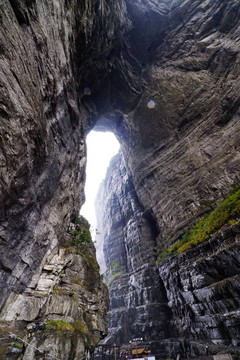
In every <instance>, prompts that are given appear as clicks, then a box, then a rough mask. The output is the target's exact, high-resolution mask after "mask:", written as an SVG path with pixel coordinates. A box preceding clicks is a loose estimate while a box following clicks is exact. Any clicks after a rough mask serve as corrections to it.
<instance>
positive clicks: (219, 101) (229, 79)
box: [0, 0, 240, 356]
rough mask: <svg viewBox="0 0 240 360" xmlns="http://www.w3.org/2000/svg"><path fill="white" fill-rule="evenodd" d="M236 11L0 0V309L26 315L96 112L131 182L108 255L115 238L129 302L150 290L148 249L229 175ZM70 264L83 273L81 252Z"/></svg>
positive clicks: (60, 236)
mask: <svg viewBox="0 0 240 360" xmlns="http://www.w3.org/2000/svg"><path fill="white" fill-rule="evenodd" d="M239 12H240V4H239V1H238V0H223V1H221V2H220V1H216V0H205V1H200V0H184V1H180V0H169V1H168V0H159V1H155V0H150V1H147V0H142V1H135V0H100V1H98V2H95V1H93V0H85V1H83V0H69V1H64V0H56V1H54V2H51V1H40V0H23V1H19V0H0V26H1V31H0V118H1V119H0V120H1V121H0V291H1V297H0V308H1V309H2V308H4V309H6V306H9V304H10V303H9V302H10V300H9V299H10V298H11V299H12V297H14V299H13V304H14V302H15V300H16V302H17V303H18V302H19V303H18V304H21V305H22V306H21V305H19V311H17V312H16V311H15V310H16V309H14V307H13V308H9V313H8V312H7V313H6V314H5V315H4V316H6V317H7V316H9V318H18V317H19V319H20V318H21V319H22V320H19V321H32V320H31V319H33V318H34V317H35V316H37V313H38V311H37V309H38V307H39V306H40V307H41V306H42V305H41V304H42V303H41V301H42V300H41V301H40V300H39V299H38V296H37V294H38V292H43V291H48V289H49V288H51V287H52V285H53V283H54V277H55V276H57V275H56V274H51V268H49V267H47V268H45V270H42V269H43V268H44V266H45V265H46V261H47V259H48V257H49V256H50V254H52V253H53V251H55V250H54V249H57V251H58V250H59V249H60V248H61V242H64V241H65V239H66V235H67V234H66V232H67V229H68V227H69V225H70V223H71V222H74V220H75V219H76V217H77V216H78V212H79V209H80V206H81V205H82V203H83V201H84V193H83V187H84V180H85V163H86V151H85V135H86V131H90V130H91V129H92V128H93V127H94V126H95V124H96V121H97V120H98V119H99V121H98V125H97V126H98V129H105V130H106V129H108V130H109V129H110V130H112V131H114V132H115V133H116V135H117V137H118V138H119V140H120V142H121V144H122V151H123V153H124V156H125V162H126V170H122V171H124V172H125V174H127V173H128V177H129V179H131V180H130V181H131V184H133V187H134V193H132V195H131V196H127V192H126V191H123V192H122V194H119V195H118V196H119V199H121V202H119V204H118V206H113V211H114V209H115V213H114V212H113V213H112V216H113V217H114V218H116V221H117V222H118V227H117V232H115V233H114V236H113V240H114V248H113V249H112V250H111V251H110V250H106V251H107V252H108V255H107V256H108V258H109V260H108V261H109V262H112V261H113V260H114V259H115V257H116V256H117V252H119V254H120V255H119V258H118V262H119V263H120V264H121V266H122V267H123V270H124V271H130V272H131V273H132V274H133V276H132V278H131V281H132V285H131V286H132V289H133V288H134V287H135V288H136V287H137V286H140V290H139V292H137V291H136V292H134V291H133V292H132V293H131V296H130V295H129V296H130V297H129V298H128V297H126V299H127V301H128V303H130V304H131V303H133V304H136V306H139V304H141V302H139V301H140V300H141V299H142V298H143V297H144V296H146V293H147V292H149V293H150V295H147V296H149V297H150V298H151V296H152V295H151V294H152V293H151V292H152V291H153V290H152V288H153V289H154V287H155V285H153V286H152V287H151V286H149V287H150V289H148V285H146V284H145V283H142V282H141V283H139V281H140V280H141V281H144V279H145V276H146V278H149V279H150V278H152V279H153V280H151V281H152V282H153V284H155V281H156V280H155V279H156V277H158V273H157V272H156V268H154V267H153V266H152V262H153V259H154V256H155V255H154V250H156V249H160V248H162V247H164V246H167V245H168V244H170V243H173V242H174V241H175V240H176V239H177V238H178V237H179V236H181V235H182V234H183V233H184V231H185V229H186V228H187V227H188V226H189V225H190V224H191V223H192V222H194V221H195V219H196V218H198V217H199V216H202V215H203V214H204V213H206V212H207V211H208V210H209V208H210V207H211V206H214V204H215V203H218V202H219V201H220V199H221V198H222V197H223V196H224V195H225V194H226V193H227V192H228V191H229V189H230V187H231V185H232V184H233V183H234V182H235V183H239V182H240V179H239V164H240V162H239V159H240V156H239V144H240V142H239V124H240V122H239V104H240V103H239V90H240V89H239V84H240V82H239V73H240V70H239V41H240V40H239V38H240V37H239ZM149 100H154V101H155V107H154V108H153V109H149V108H148V106H147V104H148V102H149ZM126 176H127V175H126ZM126 185H130V182H129V181H128V180H127V179H126ZM130 200H131V201H132V203H131V206H129V205H128V201H130ZM121 203H122V204H123V209H121V207H120V206H119V205H120V204H121ZM120 211H121V213H120ZM121 214H123V215H121ZM135 224H137V225H135ZM120 225H123V226H124V229H125V230H124V231H125V233H124V231H123V228H122V227H121V226H120ZM107 230H108V229H107ZM129 233H132V234H133V235H132V236H133V237H132V240H131V237H130V236H128V234H129ZM156 233H158V236H156ZM108 236H110V232H109V235H108ZM122 237H124V238H126V239H127V244H129V245H131V246H129V249H125V250H124V242H123V241H120V242H119V243H118V242H117V239H118V238H119V239H120V238H122ZM133 239H134V240H133ZM141 239H144V241H143V240H141ZM146 244H147V245H146ZM146 249H147V251H146ZM143 250H145V251H144V255H143V256H142V253H143ZM124 251H125V252H126V253H125V255H126V254H127V253H128V252H129V254H130V253H131V252H132V255H131V256H133V257H134V261H132V260H131V259H130V258H126V257H124V256H123V255H121V254H124ZM140 254H141V255H140ZM228 255H229V254H228ZM47 265H48V264H47ZM149 269H150V270H149ZM153 269H154V270H153ZM56 271H58V270H56ZM60 271H62V270H60ZM71 271H72V270H71ZM74 271H76V272H79V273H80V274H81V276H83V277H84V276H85V275H86V274H85V273H86V270H84V267H83V264H82V261H81V260H79V259H78V260H76V263H75V267H74ZM124 271H123V272H124ZM138 271H139V279H140V280H139V281H138V279H137V278H136V276H135V273H136V272H138ZM145 272H146V273H147V274H146V275H144V274H145ZM149 274H150V275H149ZM67 275H68V274H66V276H64V281H65V283H66V284H68V285H69V283H68V279H67ZM93 278H94V276H93ZM39 279H40V280H39ZM123 279H124V276H123ZM125 280H126V291H127V292H128V291H129V279H128V278H126V279H125ZM195 280H196V279H195ZM200 280H201V279H200ZM39 281H40V282H39ZM166 281H168V280H167V278H166ZM177 285H178V283H177ZM37 286H38V289H37ZM162 286H163V285H162V283H161V286H160V288H161V289H162ZM234 286H235V285H234ZM92 290H93V289H92V288H91V291H92ZM175 290H176V293H178V292H179V291H180V292H181V289H175ZM29 291H30V292H31V291H36V293H35V295H34V297H36V299H31V301H30V303H31V304H32V308H31V309H27V307H26V304H25V300H24V296H25V295H23V294H26V292H29ZM91 291H90V292H91ZM159 291H160V290H159V285H156V292H159ZM70 293H71V292H70V290H68V291H67V296H69V295H70ZM129 294H130V293H129ZM184 296H186V294H184ZM201 296H202V298H201ZM207 296H210V295H209V292H207ZM93 298H94V296H93ZM200 298H201V299H203V295H202V294H199V299H200ZM160 299H161V300H156V303H159V304H162V302H163V303H165V302H166V296H165V295H164V299H162V298H161V296H160ZM20 300H21V301H20ZM79 301H80V300H79ZM88 301H89V302H91V299H90V297H89V299H88ZM119 301H120V300H119ZM141 301H142V300H141ZM199 301H200V300H199ZM201 301H203V300H201ZM120 303H123V304H125V299H123V298H122V300H121V301H120ZM67 304H68V302H66V309H67V312H68V313H69V314H70V315H69V316H70V317H71V311H72V310H70V307H71V306H72V305H71V306H70V307H69V306H68V305H67ZM89 305H90V306H95V305H96V304H89ZM51 306H52V305H51V304H49V305H48V307H47V308H46V309H47V311H52V310H51V309H52V308H51ZM57 306H60V304H59V301H58V305H57ZM121 306H122V305H121ZM124 306H125V305H124ZM161 306H162V305H161ZM233 309H234V310H233V313H232V314H231V312H229V314H230V318H231V320H230V326H231V322H232V321H233V323H235V320H234V319H235V317H237V313H236V312H235V308H234V304H233ZM4 311H5V310H4ZM140 313H141V311H140V309H139V314H140ZM149 314H150V313H149ZM149 316H150V315H149ZM24 319H29V320H24ZM139 319H140V320H139V321H140V323H141V325H140V328H141V326H143V324H144V323H146V321H147V318H144V316H143V315H142V313H141V316H140V315H139ZM9 321H10V320H9ZM17 321H18V320H17ZM205 321H207V318H206V319H205ZM150 322H151V321H150ZM94 323H95V320H94ZM210 324H211V326H212V327H213V328H214V327H215V324H214V321H213V320H212V319H211V321H210ZM94 326H95V325H94ZM233 326H235V325H233ZM133 327H134V328H135V330H136V331H137V329H138V323H137V322H134V323H133ZM135 330H134V331H135ZM215 335H216V334H214V336H215ZM220 335H221V334H220ZM232 339H233V338H232ZM232 341H233V340H232ZM235 341H236V346H238V340H236V339H235ZM64 346H65V345H64ZM164 346H165V347H167V346H168V345H166V344H165V345H164ZM216 346H217V345H216ZM169 347H171V345H169ZM68 348H69V347H68V344H67V343H66V349H68ZM1 351H2V353H3V354H4V352H3V351H5V350H3V349H1ZM66 351H67V350H66ZM3 356H4V355H3Z"/></svg>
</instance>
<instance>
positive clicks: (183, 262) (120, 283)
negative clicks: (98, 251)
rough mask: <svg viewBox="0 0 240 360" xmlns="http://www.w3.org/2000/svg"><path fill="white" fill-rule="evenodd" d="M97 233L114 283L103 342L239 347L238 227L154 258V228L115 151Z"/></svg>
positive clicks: (176, 348) (183, 350)
mask: <svg viewBox="0 0 240 360" xmlns="http://www.w3.org/2000/svg"><path fill="white" fill-rule="evenodd" d="M97 204H98V207H99V208H98V226H100V228H101V233H100V234H99V237H100V238H102V239H103V240H104V243H103V252H104V257H105V261H106V266H107V270H106V272H105V281H106V283H107V285H108V288H109V296H110V307H109V315H108V318H109V334H108V336H107V338H106V339H105V340H104V341H105V342H106V343H110V344H112V343H114V342H116V343H120V344H125V345H128V343H129V341H130V340H133V339H136V338H137V339H140V338H143V342H139V343H138V346H140V347H143V346H147V347H150V348H151V350H152V352H154V353H156V354H157V357H158V358H161V359H166V358H169V357H171V358H176V357H177V355H178V354H181V355H182V356H184V354H185V356H187V352H189V353H188V354H189V355H190V354H191V355H192V356H200V355H202V356H206V355H210V354H212V355H213V354H216V353H221V352H222V353H224V352H225V353H226V352H230V353H232V355H233V358H234V359H238V358H239V355H240V347H239V344H240V333H239V316H238V315H239V308H240V297H239V285H240V283H239V271H240V256H239V246H240V242H239V240H240V227H239V225H236V226H233V227H231V228H229V226H225V227H224V228H222V230H221V231H220V232H218V234H216V235H215V236H214V237H212V238H211V239H210V240H208V241H205V242H204V243H202V244H201V245H198V246H197V247H195V248H193V249H190V250H188V251H187V252H185V253H184V254H182V255H179V256H175V257H172V258H170V259H168V260H164V261H161V262H158V261H157V252H156V250H157V247H156V236H157V235H158V233H157V231H156V229H155V231H154V227H153V224H154V222H153V220H152V218H151V214H149V213H148V212H145V211H144V209H143V208H142V206H141V205H140V203H139V200H138V197H137V195H136V192H135V188H134V186H133V182H132V179H131V177H129V175H128V173H127V170H126V165H125V161H124V159H123V155H122V154H121V153H120V154H118V155H117V156H116V157H115V158H113V160H112V162H111V164H110V167H109V169H108V172H107V176H106V179H105V182H104V183H103V184H102V188H101V189H100V191H99V194H98V201H97Z"/></svg>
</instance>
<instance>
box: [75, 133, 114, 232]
mask: <svg viewBox="0 0 240 360" xmlns="http://www.w3.org/2000/svg"><path fill="white" fill-rule="evenodd" d="M86 141H87V169H86V184H85V197H86V201H85V204H84V205H83V206H82V208H81V211H80V214H81V215H83V216H84V217H85V218H86V219H87V220H88V221H89V223H90V224H91V227H92V229H96V227H97V224H96V215H95V207H94V202H95V199H96V195H97V192H98V188H99V185H100V183H101V182H102V180H103V179H104V178H105V175H106V170H107V168H108V166H109V162H110V160H111V158H112V157H113V156H114V155H116V154H117V153H118V151H119V147H120V145H119V142H118V140H117V139H116V137H115V135H114V134H113V133H111V132H97V131H91V132H90V133H89V134H88V136H87V140H86ZM94 235H95V231H93V232H92V236H94Z"/></svg>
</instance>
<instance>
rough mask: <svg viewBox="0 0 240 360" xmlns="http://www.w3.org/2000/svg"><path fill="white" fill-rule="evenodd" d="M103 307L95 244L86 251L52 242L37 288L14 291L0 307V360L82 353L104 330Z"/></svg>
mask: <svg viewBox="0 0 240 360" xmlns="http://www.w3.org/2000/svg"><path fill="white" fill-rule="evenodd" d="M107 308H108V291H107V288H106V285H104V284H103V283H102V281H101V280H100V275H99V272H98V265H97V262H96V260H95V249H94V246H93V244H88V251H87V252H86V251H85V252H82V251H81V250H78V249H77V248H75V247H73V246H70V247H69V246H67V247H60V248H58V247H55V248H54V249H52V250H51V251H50V250H49V251H48V253H47V258H46V262H45V264H44V266H43V269H42V272H41V274H40V277H39V278H38V281H37V285H36V287H35V288H34V289H32V288H27V289H26V290H25V291H24V292H23V293H21V294H17V293H13V292H12V293H11V295H10V296H9V298H8V300H7V301H6V303H5V305H4V306H3V308H2V311H1V313H0V317H1V320H0V325H1V327H0V334H1V338H2V339H4V341H3V344H2V347H1V353H0V359H8V358H11V359H19V356H21V359H24V360H26V359H27V360H34V359H36V358H37V356H39V354H40V355H42V356H45V357H46V356H47V357H51V358H52V357H53V358H57V359H62V360H65V359H66V358H69V357H71V359H76V360H77V359H79V358H81V357H84V356H86V354H89V353H90V352H91V351H92V350H93V348H94V346H96V345H97V344H98V342H99V340H100V339H101V338H102V337H103V336H104V335H106V334H107V322H106V311H107Z"/></svg>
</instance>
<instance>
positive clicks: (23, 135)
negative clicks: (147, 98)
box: [0, 0, 129, 360]
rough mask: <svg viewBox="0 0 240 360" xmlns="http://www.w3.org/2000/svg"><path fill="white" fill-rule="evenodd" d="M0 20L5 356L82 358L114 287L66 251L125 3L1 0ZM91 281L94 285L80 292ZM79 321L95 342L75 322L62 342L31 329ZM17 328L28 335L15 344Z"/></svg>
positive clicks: (0, 287) (0, 272)
mask: <svg viewBox="0 0 240 360" xmlns="http://www.w3.org/2000/svg"><path fill="white" fill-rule="evenodd" d="M110 9H111V11H110ZM0 26H1V32H0V117H1V121H0V171H1V173H0V189H1V191H0V293H1V296H0V309H1V313H0V318H1V341H2V342H3V347H2V348H1V355H0V358H2V359H7V358H8V356H9V357H11V358H13V357H14V356H15V358H19V356H20V357H21V358H22V356H23V358H24V359H35V358H37V356H39V357H40V354H44V355H41V356H42V357H43V356H48V357H49V356H50V357H51V356H53V357H54V356H55V357H56V356H58V357H59V358H61V359H64V360H65V359H70V358H71V359H73V358H79V356H80V357H82V356H84V355H86V352H88V351H89V349H92V348H93V345H95V344H96V343H97V342H98V341H99V339H100V337H101V336H102V334H103V333H105V332H106V323H105V320H104V316H105V315H104V314H105V312H106V308H107V295H106V290H105V287H104V286H103V285H101V281H100V278H99V274H98V269H97V268H96V269H95V270H96V271H95V275H94V274H93V273H92V269H91V268H90V270H89V269H88V263H86V256H85V257H84V256H82V255H81V254H77V255H76V254H75V253H72V254H66V253H65V250H64V249H65V246H67V245H70V244H71V243H70V242H71V239H70V238H69V229H70V228H71V227H72V226H74V224H76V219H77V217H78V214H79V210H80V207H81V205H82V204H83V201H84V191H83V189H84V182H85V164H86V149H85V136H86V135H85V134H86V128H87V127H90V124H91V122H92V121H94V117H95V116H97V110H96V107H95V106H94V104H93V103H92V101H91V100H90V99H89V97H90V94H91V92H94V89H95V88H98V87H99V86H100V84H101V83H102V81H103V79H104V77H105V76H107V75H108V73H109V71H110V68H109V62H110V60H109V59H110V58H111V60H112V61H113V62H114V58H115V57H114V55H112V56H111V55H110V54H111V53H112V52H113V49H114V51H115V52H116V53H118V51H120V50H119V49H121V47H122V45H121V44H122V38H123V34H124V32H126V30H127V29H128V27H129V23H128V20H127V17H126V6H125V4H124V2H123V1H121V0H119V1H115V0H114V1H107V2H106V1H100V2H99V3H98V4H97V5H95V4H94V2H93V1H83V0H71V1H67V0H66V1H65V0H57V1H38V0H36V1H35V0H24V1H18V0H1V1H0ZM96 74H97V76H96ZM97 77H98V80H97V81H96V78H97ZM89 246H90V245H89ZM89 251H90V255H89V256H93V257H94V256H95V255H94V253H93V254H91V252H92V251H93V250H91V249H89ZM65 257H66V258H65ZM87 270H88V271H87ZM73 272H75V274H74V273H73ZM77 272H79V273H80V274H81V276H82V278H80V279H79V278H78V276H77ZM88 272H89V274H87V273H88ZM68 276H69V279H68V283H67V285H66V286H65V287H67V289H65V288H64V289H63V291H62V290H61V289H60V292H59V293H57V294H56V292H54V286H56V287H59V286H60V287H61V281H62V280H61V279H62V278H64V279H65V280H64V281H63V283H66V278H67V277H68ZM45 278H46V279H45ZM44 279H45V284H43V280H44ZM86 279H88V280H86ZM89 279H90V280H89ZM74 281H75V282H76V281H79V284H76V283H74ZM88 281H89V282H90V283H94V284H95V287H94V286H91V287H90V289H88V287H86V289H85V288H84V285H83V289H82V290H81V284H84V283H86V282H88ZM59 284H60V285H59ZM77 285H78V287H79V289H80V290H81V291H80V290H77V291H75V290H76V289H75V290H73V289H72V288H74V287H76V286H77ZM63 287H64V286H63ZM71 287H72V288H71ZM96 289H98V291H99V294H98V296H97V295H96V293H95V290H96ZM79 292H80V293H81V292H82V294H80V295H79ZM75 293H76V294H75ZM74 294H75V295H74ZM61 295H62V296H61ZM104 302H105V305H104ZM63 304H65V305H63ZM77 304H78V305H77ZM78 306H79V307H78ZM92 308H95V309H94V310H91V309H92ZM86 309H88V310H86ZM88 318H90V320H88ZM74 319H75V320H77V321H78V320H79V321H83V324H84V326H85V327H86V328H87V329H88V330H86V332H87V334H88V333H91V334H92V338H91V339H90V340H89V339H88V337H86V334H85V335H83V334H82V333H81V331H80V335H79V334H78V330H76V331H75V329H74V331H69V332H67V339H66V341H65V343H64V344H62V345H61V346H60V345H59V344H60V340H61V341H62V338H63V335H61V336H59V334H58V331H55V333H54V331H53V332H52V334H51V336H50V338H51V339H48V340H46V339H43V338H41V339H40V338H39V337H38V335H37V334H35V332H34V331H32V332H31V329H30V330H29V331H28V325H29V324H31V323H32V322H33V323H35V324H38V323H47V322H48V321H50V320H56V321H66V322H73V321H75V320H74ZM91 319H92V320H91ZM94 322H95V325H93V323H94ZM36 326H37V327H38V325H36ZM30 327H31V326H30ZM33 327H34V328H35V325H33ZM93 328H94V330H93ZM42 330H44V329H43V328H42ZM70 330H72V328H70ZM49 331H50V330H49ZM65 332H66V331H65ZM65 332H64V331H63V334H64V333H65ZM11 333H12V334H13V335H11ZM95 333H97V334H95ZM14 334H15V335H14ZM76 334H78V335H79V338H77V337H76V336H75V335H76ZM94 334H95V335H96V336H95V339H94ZM18 335H20V336H21V337H22V338H23V339H24V341H25V342H21V341H20V344H19V347H18V348H16V347H14V346H13V344H14V340H12V338H11V336H13V338H14V336H18ZM40 335H41V334H40ZM41 336H42V335H41ZM41 336H40V337H41ZM45 340H46V341H45ZM77 342H78V346H77ZM39 347H40V350H39V351H40V352H39V354H38V353H37V350H36V351H35V348H36V349H37V348H39ZM77 348H79V349H78V350H77ZM41 351H42V352H41ZM8 354H9V355H8ZM14 354H15V355H14Z"/></svg>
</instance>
